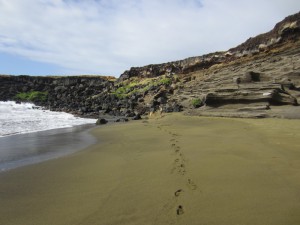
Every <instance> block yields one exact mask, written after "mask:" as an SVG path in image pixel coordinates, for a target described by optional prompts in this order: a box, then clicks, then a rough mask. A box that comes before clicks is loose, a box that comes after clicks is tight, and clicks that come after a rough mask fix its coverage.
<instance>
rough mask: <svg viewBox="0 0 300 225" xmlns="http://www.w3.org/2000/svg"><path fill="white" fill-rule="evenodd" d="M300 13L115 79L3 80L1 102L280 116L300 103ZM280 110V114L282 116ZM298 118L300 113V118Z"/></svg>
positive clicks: (129, 112) (123, 112) (90, 111)
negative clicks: (222, 48) (224, 45)
mask: <svg viewBox="0 0 300 225" xmlns="http://www.w3.org/2000/svg"><path fill="white" fill-rule="evenodd" d="M299 56H300V13H297V14H295V15H292V16H289V17H287V18H286V19H285V20H283V21H282V22H280V23H278V24H277V25H276V26H275V27H274V29H273V30H272V31H270V32H268V33H265V34H262V35H259V36H257V37H254V38H250V39H248V40H247V41H246V42H245V43H243V44H241V45H239V46H237V47H235V48H232V49H230V50H228V51H227V52H216V53H211V54H208V55H204V56H199V57H191V58H188V59H184V60H180V61H175V62H168V63H163V64H156V65H148V66H144V67H134V68H131V69H130V70H128V71H125V72H124V73H123V74H122V75H121V77H120V78H119V79H117V80H113V79H111V78H107V77H97V76H91V77H89V76H76V77H32V76H0V84H1V85H0V101H5V100H12V99H18V98H17V97H18V96H19V95H22V94H24V93H31V92H42V93H47V98H46V99H43V100H40V99H35V100H34V102H35V103H36V104H38V105H42V106H45V107H47V108H50V109H51V110H55V111H66V112H71V113H73V114H79V115H83V116H90V117H98V116H99V115H100V116H101V115H104V114H109V115H112V116H124V117H136V116H138V115H143V114H145V115H146V114H149V112H153V111H157V110H161V109H162V110H163V111H165V112H174V111H175V112H178V111H182V110H184V111H186V112H187V113H190V114H196V115H218V116H237V117H249V116H250V117H265V116H282V112H281V113H280V109H281V108H280V107H281V106H289V108H293V109H297V108H298V107H294V106H296V105H298V102H299V100H300V57H299ZM278 110H279V111H278ZM299 115H300V113H299Z"/></svg>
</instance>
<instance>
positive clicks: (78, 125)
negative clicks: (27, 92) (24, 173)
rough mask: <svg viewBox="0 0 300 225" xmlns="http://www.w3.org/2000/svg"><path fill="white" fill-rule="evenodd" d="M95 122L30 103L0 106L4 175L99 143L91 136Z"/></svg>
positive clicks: (0, 161) (0, 169)
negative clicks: (91, 129)
mask: <svg viewBox="0 0 300 225" xmlns="http://www.w3.org/2000/svg"><path fill="white" fill-rule="evenodd" d="M95 122H96V120H95V119H84V118H78V117H75V116H73V115H71V114H68V113H62V112H51V111H49V110H43V109H42V108H39V107H36V106H35V105H33V104H29V103H22V104H16V103H15V102H12V101H9V102H0V172H3V171H7V170H10V169H14V168H17V167H21V166H26V165H30V164H35V163H40V162H43V161H46V160H49V159H54V158H58V157H62V156H65V155H68V154H71V153H74V152H76V151H79V150H82V149H84V148H85V147H87V146H88V145H91V144H93V143H95V142H96V140H95V138H94V137H93V136H92V135H90V134H89V132H88V131H89V129H90V128H92V127H94V125H93V124H95Z"/></svg>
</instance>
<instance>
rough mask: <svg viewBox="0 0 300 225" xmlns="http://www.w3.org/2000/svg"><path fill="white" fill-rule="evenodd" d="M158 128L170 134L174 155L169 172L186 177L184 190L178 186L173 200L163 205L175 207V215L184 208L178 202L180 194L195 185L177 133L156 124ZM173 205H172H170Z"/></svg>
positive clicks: (193, 189)
mask: <svg viewBox="0 0 300 225" xmlns="http://www.w3.org/2000/svg"><path fill="white" fill-rule="evenodd" d="M157 128H158V129H160V130H162V131H165V132H168V134H169V135H170V136H171V139H170V145H171V149H172V156H174V159H173V164H172V168H171V174H172V175H178V176H180V177H181V178H184V179H186V187H187V189H186V190H185V189H184V188H182V187H179V188H178V189H177V190H175V191H174V195H173V198H174V199H173V200H172V201H171V202H170V204H167V205H165V207H164V208H165V210H166V209H171V208H173V210H174V208H176V211H175V212H174V213H176V215H177V216H180V215H182V214H184V213H185V208H184V206H183V205H182V204H180V196H182V195H184V192H185V191H195V190H196V189H197V185H196V184H195V182H193V180H192V179H191V178H190V177H189V173H188V170H187V160H186V159H185V156H184V154H183V152H182V150H181V146H180V142H179V138H178V137H179V135H178V134H177V133H174V132H171V131H169V130H167V129H163V127H162V126H158V127H157ZM172 206H173V207H172Z"/></svg>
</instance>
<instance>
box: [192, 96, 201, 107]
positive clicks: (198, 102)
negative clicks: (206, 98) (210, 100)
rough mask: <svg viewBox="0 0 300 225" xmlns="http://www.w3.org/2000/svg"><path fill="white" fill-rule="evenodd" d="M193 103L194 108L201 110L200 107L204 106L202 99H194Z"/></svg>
mask: <svg viewBox="0 0 300 225" xmlns="http://www.w3.org/2000/svg"><path fill="white" fill-rule="evenodd" d="M191 103H192V105H193V106H194V108H199V107H200V106H202V100H201V99H200V98H195V99H192V101H191Z"/></svg>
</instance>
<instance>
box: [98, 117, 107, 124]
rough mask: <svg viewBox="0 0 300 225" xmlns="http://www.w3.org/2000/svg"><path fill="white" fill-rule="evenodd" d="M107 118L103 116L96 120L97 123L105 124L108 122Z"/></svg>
mask: <svg viewBox="0 0 300 225" xmlns="http://www.w3.org/2000/svg"><path fill="white" fill-rule="evenodd" d="M107 122H108V121H107V120H106V119H103V118H99V119H98V120H97V122H96V125H103V124H107Z"/></svg>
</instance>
